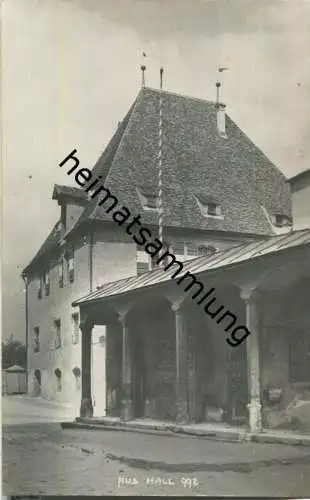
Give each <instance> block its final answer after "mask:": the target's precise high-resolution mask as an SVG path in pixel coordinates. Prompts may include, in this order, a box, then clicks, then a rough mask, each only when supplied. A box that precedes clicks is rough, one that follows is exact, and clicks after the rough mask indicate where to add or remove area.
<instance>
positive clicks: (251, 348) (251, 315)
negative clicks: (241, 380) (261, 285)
mask: <svg viewBox="0 0 310 500" xmlns="http://www.w3.org/2000/svg"><path fill="white" fill-rule="evenodd" d="M240 295H241V298H242V299H243V300H244V302H245V307H246V327H247V329H248V330H249V332H250V335H249V336H248V337H247V339H246V342H247V366H248V392H249V403H248V405H247V407H248V410H249V426H250V430H251V432H261V431H262V404H261V397H260V359H259V321H258V302H257V299H258V294H257V292H255V291H254V290H253V289H243V290H241V294H240ZM236 349H238V346H237V347H236Z"/></svg>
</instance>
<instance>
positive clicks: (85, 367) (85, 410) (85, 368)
mask: <svg viewBox="0 0 310 500" xmlns="http://www.w3.org/2000/svg"><path fill="white" fill-rule="evenodd" d="M92 329H93V324H92V323H91V322H89V321H85V322H83V323H80V330H81V332H82V399H81V407H80V417H92V416H93V404H92V395H91V348H92Z"/></svg>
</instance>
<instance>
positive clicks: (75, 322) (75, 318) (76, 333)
mask: <svg viewBox="0 0 310 500" xmlns="http://www.w3.org/2000/svg"><path fill="white" fill-rule="evenodd" d="M71 318H72V327H73V334H72V344H78V343H79V341H80V325H79V313H74V314H72V316H71Z"/></svg>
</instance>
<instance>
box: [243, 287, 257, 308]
mask: <svg viewBox="0 0 310 500" xmlns="http://www.w3.org/2000/svg"><path fill="white" fill-rule="evenodd" d="M240 297H241V299H242V300H243V301H244V302H245V303H246V304H252V303H254V302H256V300H257V298H258V290H257V289H256V287H250V286H248V287H242V288H240Z"/></svg>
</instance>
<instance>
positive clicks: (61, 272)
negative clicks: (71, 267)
mask: <svg viewBox="0 0 310 500" xmlns="http://www.w3.org/2000/svg"><path fill="white" fill-rule="evenodd" d="M58 284H59V287H60V288H63V286H64V261H63V259H61V260H60V261H59V262H58Z"/></svg>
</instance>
